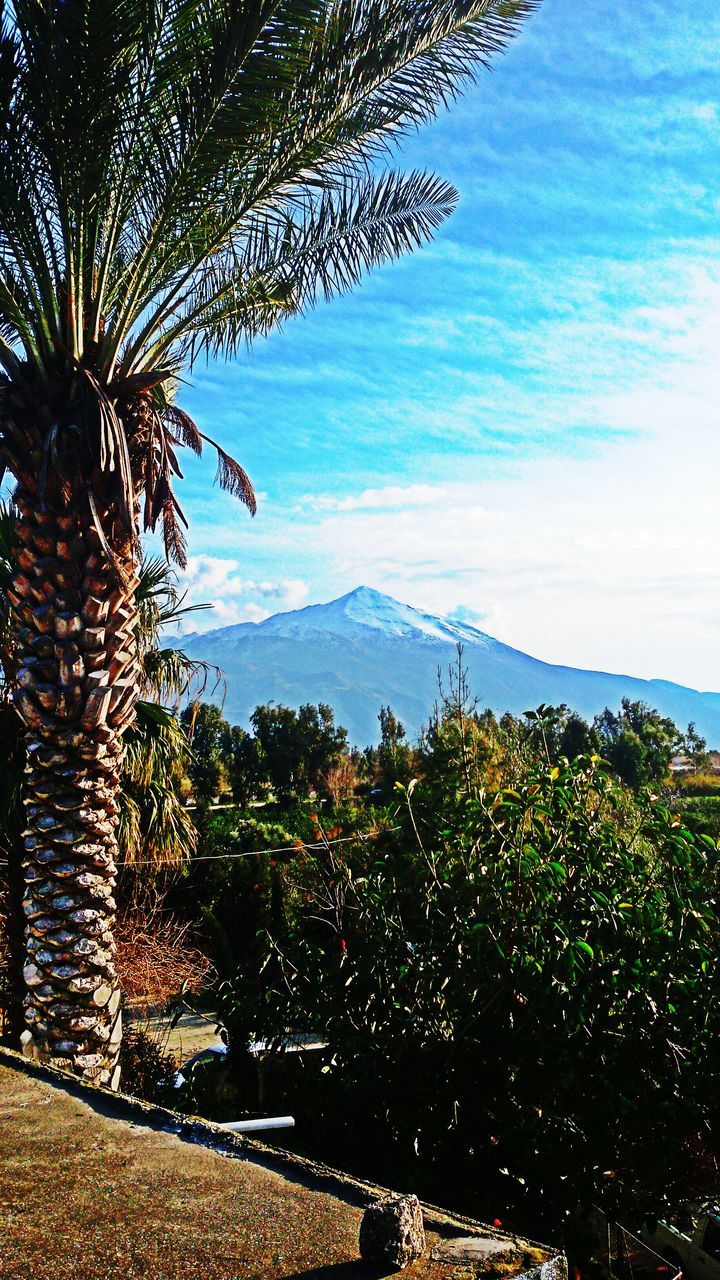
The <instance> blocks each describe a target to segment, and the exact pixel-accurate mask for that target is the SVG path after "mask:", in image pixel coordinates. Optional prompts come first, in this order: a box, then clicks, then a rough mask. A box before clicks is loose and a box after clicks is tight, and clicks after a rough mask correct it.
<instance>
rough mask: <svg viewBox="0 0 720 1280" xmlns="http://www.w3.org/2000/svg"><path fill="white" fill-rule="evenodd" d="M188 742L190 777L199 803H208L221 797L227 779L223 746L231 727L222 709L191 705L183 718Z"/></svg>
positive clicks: (184, 710) (181, 719)
mask: <svg viewBox="0 0 720 1280" xmlns="http://www.w3.org/2000/svg"><path fill="white" fill-rule="evenodd" d="M180 723H181V724H182V726H183V728H184V730H185V733H186V735H187V738H188V741H189V743H190V750H191V753H192V754H191V759H190V764H189V766H188V774H189V775H190V781H191V782H192V787H193V795H194V797H195V800H196V802H197V803H198V804H200V805H202V804H209V803H210V802H211V801H212V800H214V798H215V796H216V795H217V794H218V792H219V790H220V786H221V782H222V781H223V779H224V776H225V772H224V765H223V744H224V743H225V742H226V741H227V735H228V733H229V731H230V726H229V724H228V723H227V721H226V720H225V719H224V718H223V715H222V712H221V711H220V709H219V707H216V706H214V705H213V704H212V703H211V702H192V703H190V705H189V706H187V707H185V708H184V709H183V711H182V714H181V716H180Z"/></svg>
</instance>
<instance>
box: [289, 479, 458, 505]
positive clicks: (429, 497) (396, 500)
mask: <svg viewBox="0 0 720 1280" xmlns="http://www.w3.org/2000/svg"><path fill="white" fill-rule="evenodd" d="M447 497H448V490H447V489H446V488H445V487H444V486H442V485H431V484H410V485H397V484H389V485H385V486H383V488H381V489H363V491H362V492H361V493H358V494H351V495H349V496H346V497H344V498H338V497H334V496H333V495H332V494H318V495H310V494H308V495H306V496H305V497H303V498H302V499H301V501H300V503H299V504H298V506H299V509H300V510H303V511H306V510H316V511H395V510H398V509H400V508H402V507H424V506H427V505H430V504H432V503H434V502H444V501H445V499H446V498H447Z"/></svg>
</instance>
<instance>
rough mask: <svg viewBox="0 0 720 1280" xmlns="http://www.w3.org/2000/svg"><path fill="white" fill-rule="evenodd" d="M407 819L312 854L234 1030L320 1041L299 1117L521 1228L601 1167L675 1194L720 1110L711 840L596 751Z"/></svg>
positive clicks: (430, 799)
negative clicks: (325, 1059) (631, 785)
mask: <svg viewBox="0 0 720 1280" xmlns="http://www.w3.org/2000/svg"><path fill="white" fill-rule="evenodd" d="M397 822H398V825H399V828H400V829H399V830H396V831H395V832H394V833H386V834H385V835H383V836H381V837H380V838H379V839H378V840H377V841H375V842H372V841H362V842H359V843H358V845H357V847H354V848H351V849H350V851H349V853H347V852H344V853H343V854H342V856H341V855H340V854H339V853H338V852H337V851H335V852H333V851H332V850H330V851H327V852H326V853H325V854H317V855H316V856H315V858H314V859H313V861H312V863H311V864H308V866H307V868H306V871H305V875H304V881H303V884H304V896H303V900H302V901H301V903H300V904H299V909H298V912H297V914H296V916H295V917H294V918H293V919H290V920H287V919H286V920H285V921H283V922H282V924H281V928H280V931H279V932H276V933H274V934H272V933H271V931H268V944H269V945H268V950H267V954H266V958H265V965H264V968H263V969H262V977H263V981H262V982H261V983H259V984H258V985H257V986H256V988H255V990H256V992H257V1000H256V1002H255V1003H253V994H252V991H251V990H250V989H249V988H248V985H247V983H244V984H243V983H242V982H240V983H238V985H237V986H236V987H235V988H234V989H233V988H232V986H231V988H230V995H231V997H232V994H233V990H234V998H235V1003H236V1007H237V1008H238V1011H239V1009H240V1008H242V1010H243V1018H242V1019H241V1023H242V1025H247V1023H248V1019H251V1020H252V1022H253V1025H254V1027H255V1030H256V1032H260V1033H262V1034H265V1035H272V1034H275V1035H280V1034H282V1033H283V1032H285V1031H288V1030H302V1031H315V1032H318V1033H320V1034H321V1035H322V1036H323V1037H324V1038H327V1039H328V1040H329V1042H330V1046H331V1052H332V1057H331V1060H330V1062H329V1064H328V1069H327V1070H326V1071H325V1073H324V1074H323V1075H320V1076H318V1077H317V1079H316V1080H314V1081H313V1080H312V1079H311V1080H309V1081H308V1087H307V1091H306V1096H305V1097H304V1098H303V1107H304V1109H305V1122H306V1128H308V1129H309V1128H312V1129H313V1130H314V1132H315V1136H316V1141H317V1142H318V1143H320V1144H321V1145H323V1146H324V1149H325V1153H326V1154H328V1155H332V1156H333V1157H334V1158H337V1159H339V1160H341V1161H342V1162H343V1163H345V1164H348V1163H352V1164H354V1166H355V1167H356V1168H358V1169H359V1170H361V1171H363V1172H367V1173H372V1174H374V1176H378V1177H383V1176H384V1177H385V1178H386V1179H387V1178H388V1170H394V1173H395V1180H396V1181H397V1180H402V1181H404V1182H406V1183H411V1185H412V1186H414V1187H416V1188H418V1189H420V1190H421V1191H423V1193H424V1194H426V1195H433V1196H434V1197H435V1198H436V1199H442V1198H443V1197H444V1196H447V1198H448V1200H449V1201H450V1202H452V1203H453V1204H454V1205H455V1207H457V1206H458V1204H463V1205H464V1206H465V1207H466V1208H467V1209H469V1210H471V1211H474V1212H483V1213H486V1214H487V1213H490V1214H492V1216H500V1217H503V1216H504V1215H505V1214H506V1213H508V1212H509V1213H510V1214H511V1215H513V1214H515V1215H516V1216H517V1215H520V1214H521V1215H522V1222H523V1226H524V1228H525V1229H526V1230H527V1229H529V1228H530V1226H531V1225H537V1226H538V1228H539V1227H540V1226H541V1225H544V1227H545V1228H547V1226H548V1224H549V1223H550V1224H557V1222H558V1221H559V1220H560V1218H561V1217H562V1214H563V1213H564V1212H566V1211H569V1210H570V1209H571V1208H572V1207H573V1206H574V1205H575V1204H576V1203H577V1200H578V1198H579V1197H580V1196H581V1195H582V1194H583V1193H584V1192H587V1194H588V1195H590V1194H591V1193H592V1192H593V1190H594V1189H595V1187H596V1185H597V1182H598V1177H599V1174H600V1172H601V1171H608V1170H613V1171H614V1172H615V1173H616V1174H617V1175H618V1176H619V1177H621V1178H622V1179H623V1180H624V1181H625V1182H626V1183H628V1184H629V1185H635V1186H638V1187H642V1188H644V1189H645V1190H648V1189H652V1190H654V1191H658V1192H660V1191H661V1189H662V1185H663V1179H664V1178H665V1177H666V1176H669V1171H670V1169H671V1166H672V1162H673V1160H674V1159H675V1157H676V1155H677V1153H678V1152H679V1150H680V1148H681V1146H682V1144H683V1142H684V1141H685V1139H686V1138H687V1136H688V1135H689V1134H691V1133H695V1132H698V1131H705V1132H707V1131H709V1130H710V1129H711V1127H712V1126H713V1124H717V1118H718V1114H719V1112H720V1100H719V1089H720V1080H719V1078H718V1073H717V1071H716V1052H717V1050H716V1046H717V1043H718V1038H719V1035H720V1010H719V1007H718V1001H717V991H718V978H719V977H720V973H719V967H718V942H719V941H720V931H719V927H718V914H717V877H718V857H717V849H716V846H715V843H714V841H713V840H711V839H710V838H709V837H707V836H705V835H702V834H695V833H693V831H691V830H690V829H689V828H687V827H685V826H683V825H682V823H681V822H680V820H679V819H678V818H676V817H675V816H674V815H673V814H672V813H671V812H670V810H668V809H667V808H666V807H665V806H663V805H661V804H659V803H657V802H654V801H651V800H649V799H642V800H641V801H640V802H639V803H637V804H636V803H635V802H634V801H632V800H630V799H629V798H628V796H627V793H626V792H623V791H622V790H619V789H618V788H617V785H616V784H615V783H614V782H613V781H612V780H611V778H610V777H609V775H608V774H607V773H606V772H605V771H604V769H603V767H602V766H601V764H600V763H599V761H598V760H597V759H596V758H589V757H580V758H578V759H577V760H575V761H574V762H573V763H572V764H569V763H568V762H567V761H566V760H565V761H561V762H560V764H559V765H557V766H556V767H553V768H550V767H545V768H542V767H539V766H538V765H534V766H532V767H531V768H530V769H529V770H528V771H527V772H526V773H525V775H524V776H522V777H520V778H519V779H518V780H517V781H516V785H515V787H513V788H509V789H505V790H502V791H500V792H498V793H496V794H489V795H486V794H484V793H483V792H482V791H481V790H474V789H473V788H470V789H462V788H460V789H459V791H458V793H457V795H456V796H454V797H453V799H452V800H448V801H446V802H445V804H444V805H443V804H442V803H441V802H440V801H439V800H438V792H437V790H432V791H430V790H427V791H426V792H425V793H423V790H422V787H421V786H418V787H417V788H413V787H412V786H411V787H410V788H409V789H408V803H407V805H406V806H405V808H404V809H403V810H402V811H401V812H400V813H399V815H398V819H397ZM230 1003H232V999H231V1000H230Z"/></svg>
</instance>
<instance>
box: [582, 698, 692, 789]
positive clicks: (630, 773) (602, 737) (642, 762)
mask: <svg viewBox="0 0 720 1280" xmlns="http://www.w3.org/2000/svg"><path fill="white" fill-rule="evenodd" d="M594 728H595V730H596V732H597V734H598V738H599V743H600V752H601V754H602V756H603V757H604V759H605V760H607V761H608V763H609V764H610V765H611V767H612V768H613V770H614V772H615V773H616V774H617V775H618V777H619V778H621V779H622V781H623V782H625V783H627V785H628V786H629V787H632V789H633V791H639V790H640V789H641V788H642V787H646V786H651V787H652V786H659V785H660V784H661V783H662V782H664V780H665V778H666V777H667V774H668V770H669V768H670V761H671V760H672V758H673V756H674V755H675V753H676V752H677V751H680V750H681V749H682V747H683V744H684V741H685V739H684V737H683V734H682V733H681V732H680V730H679V729H678V727H677V725H676V724H675V723H674V722H673V721H672V720H670V719H669V718H668V717H667V716H662V715H660V712H659V711H656V710H654V709H653V708H652V707H650V706H648V704H647V703H646V702H632V701H631V700H630V698H623V700H622V703H621V709H620V712H619V713H618V714H615V712H613V711H611V710H610V708H609V707H606V708H605V710H604V711H603V712H601V714H600V715H598V716H596V717H595V720H594Z"/></svg>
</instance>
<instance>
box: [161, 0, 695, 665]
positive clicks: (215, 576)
mask: <svg viewBox="0 0 720 1280" xmlns="http://www.w3.org/2000/svg"><path fill="white" fill-rule="evenodd" d="M719 47H720V13H719V12H718V7H717V3H716V0H676V2H675V3H673V4H671V3H670V0H634V2H633V4H632V5H628V4H627V0H602V3H598V2H597V0H545V2H544V4H543V5H542V7H541V9H540V10H539V11H538V13H537V14H536V15H535V16H534V17H533V18H532V19H531V20H530V21H529V22H528V23H527V25H526V27H525V29H524V31H523V33H522V35H521V36H520V37H519V38H518V39H517V40H516V41H515V42H514V43H513V45H512V46H511V47H510V48H509V50H508V52H507V54H506V55H505V57H503V58H501V59H499V60H498V61H496V62H495V64H494V68H493V71H492V73H491V74H489V75H483V76H482V77H481V79H480V81H479V83H478V84H477V86H476V87H475V88H473V89H472V90H471V91H470V92H468V93H466V94H465V96H464V97H463V98H462V100H461V101H459V102H458V103H456V104H455V106H454V108H452V109H451V111H450V112H448V113H447V114H445V115H443V116H442V118H441V119H440V120H438V121H437V122H436V123H435V124H434V125H432V126H430V127H428V128H426V129H425V130H423V131H422V132H421V133H420V134H418V135H417V136H416V137H413V138H412V139H411V140H410V142H409V143H407V144H406V145H405V148H404V154H403V155H402V156H400V157H399V159H398V164H401V165H402V167H404V168H409V167H413V166H416V165H422V166H423V167H427V168H431V169H434V170H435V171H436V172H438V173H440V174H442V175H443V176H444V177H446V178H449V179H450V180H452V181H453V182H454V184H455V185H456V187H457V188H458V191H459V193H460V203H459V207H458V210H457V212H456V213H455V215H454V217H453V218H452V219H450V220H449V222H448V223H446V224H445V226H444V227H443V228H442V230H441V231H440V233H439V234H438V235H437V237H436V239H435V241H434V243H433V244H432V245H430V246H429V247H427V248H425V249H424V250H422V251H420V252H418V253H416V254H415V255H413V256H412V257H409V258H405V259H403V260H402V261H400V262H398V263H395V264H392V265H389V266H387V267H386V268H384V269H383V270H382V271H380V272H378V273H376V274H375V275H373V276H372V277H371V278H370V279H368V280H367V281H366V282H365V284H364V285H363V286H362V287H361V288H360V289H359V290H357V291H356V292H355V293H354V294H353V295H352V296H350V297H346V298H342V299H339V300H336V301H335V302H333V303H331V304H330V305H326V306H323V307H321V308H320V309H318V310H317V311H316V312H315V313H313V314H312V315H310V316H307V317H304V318H299V319H296V320H294V321H293V322H292V323H290V324H289V325H288V326H287V328H286V329H285V330H284V332H282V333H279V334H275V335H273V336H272V337H271V338H269V339H267V340H264V341H263V342H261V343H259V344H258V345H257V346H256V347H255V348H254V350H253V351H252V352H251V353H249V354H247V355H245V354H243V355H242V356H241V357H239V358H237V359H236V360H234V361H233V362H232V363H230V364H228V365H221V364H211V365H209V366H207V367H206V366H202V367H197V368H196V370H195V371H194V373H193V375H192V379H191V383H190V385H189V386H188V387H187V388H185V390H184V393H183V396H182V398H181V403H182V404H183V405H184V406H185V407H186V408H187V409H188V410H189V412H190V413H192V414H193V415H194V416H195V417H196V418H197V420H198V421H199V423H200V424H201V426H203V427H204V428H205V429H206V430H208V431H210V433H211V434H213V435H214V436H216V437H217V438H218V439H220V440H221V442H222V443H223V444H224V445H225V446H226V447H228V448H229V449H230V450H231V451H232V452H234V453H235V455H236V456H237V457H238V458H239V460H240V461H242V463H243V465H244V466H245V467H246V468H247V470H248V471H249V472H250V474H251V476H252V478H253V480H254V483H255V485H256V487H257V489H258V491H259V493H260V494H261V501H260V507H259V511H258V515H257V517H256V518H255V520H254V521H251V520H250V519H249V517H247V515H246V513H245V512H244V510H243V509H242V508H240V507H238V506H237V505H236V504H235V503H234V502H233V500H232V499H230V498H228V497H227V496H226V495H223V494H221V493H220V492H219V491H218V490H217V489H216V488H213V487H212V475H213V469H212V464H211V461H210V459H208V461H207V463H205V461H203V462H202V463H195V462H194V461H189V462H188V464H187V470H186V480H185V481H184V482H183V484H182V486H181V487H182V495H181V497H182V500H183V504H184V507H185V510H186V512H187V514H188V516H189V518H190V522H191V530H190V542H189V549H190V554H191V560H190V565H189V570H188V574H187V575H186V578H185V583H186V585H187V586H188V588H189V591H190V596H191V598H192V599H194V600H196V601H200V600H211V601H213V602H214V603H215V605H216V608H215V611H214V613H213V614H210V612H208V613H207V614H205V615H201V616H200V618H199V623H200V625H202V626H203V627H209V626H212V625H215V626H218V625H224V624H226V623H227V622H230V621H241V620H257V619H259V618H260V617H262V616H265V615H266V614H267V613H269V612H275V611H277V610H278V609H280V608H289V607H296V606H298V605H300V604H304V603H311V602H314V601H317V600H324V599H330V598H331V597H333V596H335V595H339V594H341V593H342V592H344V591H347V590H349V589H351V588H352V587H353V586H355V585H357V584H359V583H361V582H364V583H367V584H368V585H371V586H374V587H377V588H379V589H381V590H386V591H389V592H390V593H391V594H393V595H396V596H397V597H398V598H400V599H402V600H405V601H407V602H409V603H411V604H416V605H418V606H421V607H423V608H426V609H429V610H431V611H433V612H439V613H453V612H455V613H459V614H460V615H461V616H463V617H465V618H466V619H468V620H470V621H473V622H475V623H476V624H477V625H479V626H481V627H483V628H484V629H486V630H487V631H489V632H490V633H491V634H494V635H496V636H498V637H499V638H500V639H502V640H505V641H506V642H508V643H510V644H514V645H516V646H517V647H518V648H522V649H524V650H526V651H527V652H530V653H533V654H535V655H536V656H538V657H542V658H545V659H547V660H550V661H556V662H567V663H570V664H572V665H575V666H592V667H599V668H603V669H606V670H625V671H630V672H632V673H633V674H637V675H643V676H665V677H668V678H673V679H677V680H681V681H682V682H684V683H688V684H693V685H695V686H697V687H703V688H716V689H720V669H719V666H718V652H719V642H720V591H719V590H718V588H720V558H719V556H718V546H719V542H720V539H719V536H718V535H719V534H720V517H719V516H718V510H719V504H718V502H717V498H716V491H717V488H718V485H719V484H720V466H719V465H718V463H720V456H719V455H720V445H719V443H718V441H719V440H720V437H719V436H718V431H717V428H718V425H720V424H719V422H718V419H719V418H720V410H719V409H718V381H719V374H718V369H719V368H720V356H719V355H718V350H719V348H720V186H719V183H718V177H719V176H720V163H719V161H720V154H719V151H720V146H719V143H720V129H719V121H720V94H719V90H720V69H719V67H718V57H717V51H718V48H719Z"/></svg>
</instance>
